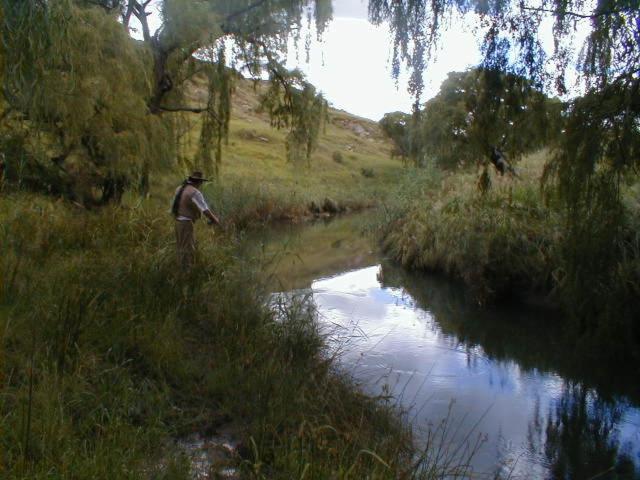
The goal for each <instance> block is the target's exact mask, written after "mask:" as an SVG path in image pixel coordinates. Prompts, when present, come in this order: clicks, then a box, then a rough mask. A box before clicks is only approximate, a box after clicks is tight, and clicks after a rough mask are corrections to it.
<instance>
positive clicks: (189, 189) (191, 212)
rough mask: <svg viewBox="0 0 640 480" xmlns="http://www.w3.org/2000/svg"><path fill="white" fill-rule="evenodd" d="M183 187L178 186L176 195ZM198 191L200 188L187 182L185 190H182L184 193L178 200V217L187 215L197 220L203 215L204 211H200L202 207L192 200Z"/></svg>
mask: <svg viewBox="0 0 640 480" xmlns="http://www.w3.org/2000/svg"><path fill="white" fill-rule="evenodd" d="M181 188H182V187H178V190H176V195H177V194H178V192H180V189H181ZM197 191H198V189H197V188H196V187H194V186H193V185H189V184H187V185H186V186H185V187H184V190H182V195H181V197H180V199H179V201H178V211H177V216H178V217H187V218H190V219H191V220H193V221H196V220H198V219H199V218H200V217H201V216H202V213H200V209H199V208H198V207H197V206H196V205H195V203H193V201H192V198H193V196H194V195H195V193H196V192H197Z"/></svg>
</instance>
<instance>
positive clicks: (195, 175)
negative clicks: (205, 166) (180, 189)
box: [187, 171, 209, 182]
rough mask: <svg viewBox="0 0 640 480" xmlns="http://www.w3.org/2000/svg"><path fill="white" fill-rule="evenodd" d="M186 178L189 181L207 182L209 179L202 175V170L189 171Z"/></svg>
mask: <svg viewBox="0 0 640 480" xmlns="http://www.w3.org/2000/svg"><path fill="white" fill-rule="evenodd" d="M187 180H188V181H190V182H208V181H209V179H208V178H204V177H203V176H202V172H198V171H195V172H191V175H189V176H188V177H187Z"/></svg>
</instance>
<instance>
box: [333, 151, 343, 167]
mask: <svg viewBox="0 0 640 480" xmlns="http://www.w3.org/2000/svg"><path fill="white" fill-rule="evenodd" d="M331 158H333V161H334V162H336V163H339V164H341V165H342V164H344V158H343V157H342V153H340V152H337V151H336V152H333V154H332V155H331Z"/></svg>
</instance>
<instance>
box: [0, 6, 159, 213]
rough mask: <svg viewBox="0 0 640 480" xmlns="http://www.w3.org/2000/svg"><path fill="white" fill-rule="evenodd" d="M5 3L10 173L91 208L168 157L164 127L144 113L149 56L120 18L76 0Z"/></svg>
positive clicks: (6, 126)
mask: <svg viewBox="0 0 640 480" xmlns="http://www.w3.org/2000/svg"><path fill="white" fill-rule="evenodd" d="M2 6H3V14H4V15H3V25H2V40H3V44H4V45H5V51H4V55H3V67H4V75H3V78H2V80H3V93H4V103H3V105H2V108H3V112H2V115H3V129H2V137H1V141H2V147H3V150H4V151H6V152H7V155H8V157H10V158H9V159H8V160H9V161H8V162H7V163H8V176H9V178H10V179H11V178H13V179H15V180H19V181H21V182H23V183H25V184H27V185H30V186H36V187H40V188H46V189H48V190H50V191H52V192H53V193H58V194H63V195H66V196H68V197H70V198H72V199H76V200H78V201H82V202H84V203H87V204H93V203H100V202H105V201H109V200H112V199H114V198H117V197H118V196H120V195H121V194H122V192H123V190H124V188H125V187H126V186H127V185H128V184H129V183H130V181H131V179H135V178H140V177H141V176H142V175H144V174H145V172H146V171H147V170H148V168H149V167H150V165H151V164H152V163H153V164H156V165H157V164H158V163H159V162H162V161H163V160H167V155H166V152H170V149H168V148H167V145H166V144H165V142H164V141H163V139H164V137H165V136H166V133H167V132H166V129H165V125H164V124H163V122H162V121H161V120H160V119H159V118H155V117H151V116H149V115H147V114H146V112H147V108H146V105H145V102H144V99H145V97H148V96H149V94H150V92H151V89H152V86H151V84H150V83H149V82H148V79H147V77H145V76H143V75H140V72H144V71H145V70H148V68H149V61H148V56H147V55H145V50H144V48H142V47H141V46H140V45H137V44H136V43H134V42H131V40H130V38H129V37H128V35H127V34H126V32H124V31H123V29H122V28H121V27H120V26H119V25H118V24H117V23H116V22H114V21H113V18H111V17H109V16H106V15H105V14H104V13H103V12H102V11H100V10H98V9H95V8H84V7H80V6H78V5H76V4H74V3H73V2H70V1H52V2H46V3H45V2H42V3H41V2H3V5H2Z"/></svg>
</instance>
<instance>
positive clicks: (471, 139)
mask: <svg viewBox="0 0 640 480" xmlns="http://www.w3.org/2000/svg"><path fill="white" fill-rule="evenodd" d="M561 108H562V104H561V103H560V102H559V101H557V100H551V99H549V98H548V97H547V96H546V95H545V94H544V93H542V92H540V91H539V90H537V89H535V88H533V86H532V85H531V82H530V81H529V80H527V79H525V78H523V77H521V76H518V75H514V74H504V73H501V72H499V71H496V70H488V69H482V68H480V69H473V70H470V71H468V72H462V73H458V72H455V73H450V74H449V76H448V78H447V79H446V80H445V81H444V82H443V84H442V86H441V88H440V92H439V93H438V95H436V96H435V97H434V98H432V99H431V100H429V101H428V102H427V103H426V105H425V107H424V110H423V111H422V121H421V123H420V126H419V129H420V139H421V150H422V154H423V155H430V156H433V157H435V158H436V160H437V162H438V164H439V165H440V166H442V167H444V168H456V167H459V166H465V165H472V164H476V163H485V164H486V163H487V160H488V158H489V156H490V152H491V150H492V148H493V147H494V146H495V147H498V148H500V149H501V150H502V151H503V152H504V153H505V154H506V155H507V157H508V158H509V159H510V160H512V161H515V160H517V159H518V158H519V157H520V156H521V155H522V154H524V153H527V152H531V151H533V150H536V149H539V148H540V147H542V146H544V145H546V144H548V143H549V142H551V141H552V140H553V138H554V136H555V135H556V134H557V132H558V131H559V128H560V124H561V115H560V114H561Z"/></svg>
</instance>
